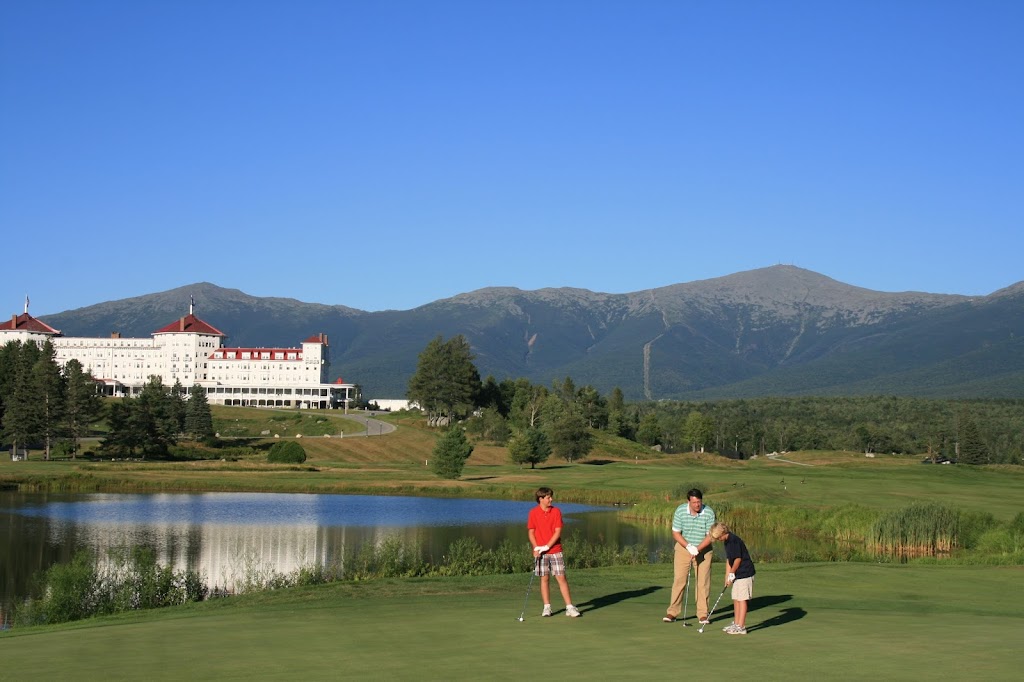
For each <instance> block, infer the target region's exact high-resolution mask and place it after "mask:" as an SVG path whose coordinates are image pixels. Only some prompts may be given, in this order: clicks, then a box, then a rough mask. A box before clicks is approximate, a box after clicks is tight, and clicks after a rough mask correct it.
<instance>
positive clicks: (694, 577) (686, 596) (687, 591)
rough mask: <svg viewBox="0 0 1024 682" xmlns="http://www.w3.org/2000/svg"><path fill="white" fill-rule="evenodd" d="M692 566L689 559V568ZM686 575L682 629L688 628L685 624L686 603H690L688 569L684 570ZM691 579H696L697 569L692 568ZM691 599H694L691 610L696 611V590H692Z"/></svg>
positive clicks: (691, 559)
mask: <svg viewBox="0 0 1024 682" xmlns="http://www.w3.org/2000/svg"><path fill="white" fill-rule="evenodd" d="M693 565H694V564H693V557H690V566H693ZM686 574H687V575H686V595H685V596H683V621H682V622H683V627H684V628H688V627H690V626H689V625H687V624H686V602H688V601H690V575H689V574H690V569H689V568H687V569H686ZM693 579H694V580H696V579H697V568H696V567H694V569H693ZM693 599H694V602H693V608H694V610H696V608H697V590H696V589H694V591H693Z"/></svg>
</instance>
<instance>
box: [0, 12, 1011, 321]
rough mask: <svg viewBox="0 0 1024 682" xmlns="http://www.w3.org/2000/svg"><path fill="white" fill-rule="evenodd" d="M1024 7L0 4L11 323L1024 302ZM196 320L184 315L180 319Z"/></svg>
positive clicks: (0, 208) (4, 287) (0, 194)
mask: <svg viewBox="0 0 1024 682" xmlns="http://www.w3.org/2000/svg"><path fill="white" fill-rule="evenodd" d="M1022 35H1024V2H1020V1H1019V0H1005V1H997V0H964V1H962V2H944V1H942V0H850V1H845V2H844V1H841V0H828V1H822V0H809V1H806V2H798V1H788V0H761V1H744V2H740V1H736V2H721V1H717V0H715V1H713V0H661V1H651V0H648V1H644V0H630V1H626V0H622V1H611V0H583V1H579V2H575V1H568V0H564V1H559V0H497V1H485V0H465V1H455V0H429V1H423V0H403V1H388V0H372V1H371V0H359V1H358V2H353V1H347V0H323V1H320V0H317V1H314V0H288V1H285V0H278V1H275V2H266V1H259V0H173V1H172V0H144V1H138V0H88V1H82V0H31V1H27V0H21V1H15V0H8V1H5V2H0V229H2V230H3V237H2V238H0V243H2V244H3V267H2V270H0V272H2V273H3V277H2V280H0V281H2V284H0V293H2V297H0V301H2V302H3V305H0V313H2V311H3V310H6V311H7V312H6V313H2V314H10V313H14V312H20V311H21V308H22V305H23V302H24V296H25V295H26V294H28V295H30V296H31V299H32V306H31V312H33V313H34V314H36V315H45V314H48V313H56V312H60V311H64V310H69V309H73V308H78V307H82V306H87V305H92V304H95V303H100V302H103V301H109V300H115V299H121V298H127V297H131V296H138V295H142V294H148V293H154V292H159V291H165V290H167V289H171V288H175V287H179V286H182V285H186V284H191V283H193V282H199V281H209V282H213V283H215V284H218V285H220V286H224V287H232V288H238V289H241V290H242V291H244V292H246V293H249V294H253V295H256V296H285V297H292V298H297V299H300V300H303V301H308V302H320V303H328V304H344V305H348V306H352V307H355V308H360V309H363V310H383V309H389V308H392V309H403V310H404V309H409V308H414V307H416V306H419V305H423V304H426V303H429V302H431V301H434V300H437V299H440V298H446V297H449V296H453V295H456V294H459V293H462V292H466V291H471V290H474V289H478V288H482V287H487V286H514V287H519V288H522V289H538V288H544V287H566V286H568V287H579V288H584V289H590V290H593V291H601V292H610V293H622V292H629V291H639V290H643V289H648V288H652V287H659V286H665V285H669V284H675V283H679V282H689V281H693V280H699V279H706V278H709V277H718V276H722V275H727V274H731V273H734V272H739V271H742V270H750V269H753V268H759V267H764V266H768V265H774V264H777V263H787V264H793V265H797V266H799V267H803V268H807V269H810V270H814V271H816V272H820V273H822V274H824V275H827V276H829V277H833V278H835V279H837V280H840V281H842V282H846V283H849V284H854V285H857V286H862V287H867V288H870V289H877V290H882V291H906V290H916V291H929V292H936V293H959V294H988V293H991V292H992V291H995V290H997V289H1000V288H1002V287H1005V286H1008V285H1010V284H1013V283H1015V282H1017V281H1020V280H1022V279H1024V268H1022V266H1021V262H1022V253H1024V244H1022V239H1024V238H1022V234H1024V47H1022V42H1021V36H1022ZM184 305H187V302H183V306H184Z"/></svg>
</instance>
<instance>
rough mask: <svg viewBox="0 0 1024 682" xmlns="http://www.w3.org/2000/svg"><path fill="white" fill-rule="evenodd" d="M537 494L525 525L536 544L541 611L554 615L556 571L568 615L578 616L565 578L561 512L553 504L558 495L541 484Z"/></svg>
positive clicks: (535, 561)
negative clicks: (552, 588)
mask: <svg viewBox="0 0 1024 682" xmlns="http://www.w3.org/2000/svg"><path fill="white" fill-rule="evenodd" d="M535 496H536V498H537V506H536V507H534V508H533V509H531V510H530V515H529V517H527V519H526V529H527V532H528V533H529V535H530V546H531V547H533V558H534V564H535V570H534V575H537V576H540V596H541V597H542V598H543V599H544V612H543V613H541V615H542V616H550V615H551V586H550V585H549V584H548V580H549V578H550V577H551V576H552V575H553V576H555V580H557V581H558V589H559V590H560V591H561V592H562V599H563V600H565V615H567V616H569V617H570V618H579V616H580V611H579V609H577V608H576V607H575V606H573V605H572V597H570V596H569V583H568V582H567V581H566V579H565V559H564V557H563V556H562V544H561V538H562V512H560V511H559V510H558V507H555V506H553V505H552V504H551V501H552V500H553V499H554V497H555V493H554V491H553V490H551V488H538V489H537V492H536V493H535Z"/></svg>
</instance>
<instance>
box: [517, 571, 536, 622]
mask: <svg viewBox="0 0 1024 682" xmlns="http://www.w3.org/2000/svg"><path fill="white" fill-rule="evenodd" d="M539 567H540V557H537V560H536V561H534V562H533V571H531V572H530V584H529V585H527V586H526V599H524V600H523V612H522V613H520V614H519V622H520V623H522V622H523V616H525V615H526V602H528V601H530V590H531V589H532V588H533V576H535V575H537V571H538V570H539Z"/></svg>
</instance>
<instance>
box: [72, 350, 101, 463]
mask: <svg viewBox="0 0 1024 682" xmlns="http://www.w3.org/2000/svg"><path fill="white" fill-rule="evenodd" d="M64 383H65V386H66V393H65V396H66V399H67V400H66V402H65V411H64V425H65V430H66V432H67V434H68V436H69V437H70V438H71V456H72V458H74V457H76V456H77V455H78V443H79V441H80V440H81V439H82V437H83V436H85V435H86V434H87V433H88V432H89V427H90V426H92V425H93V424H95V423H96V422H97V421H99V419H100V417H101V416H102V415H103V402H102V398H100V396H99V394H98V393H97V392H96V385H95V384H94V383H93V380H92V376H91V375H90V374H86V373H85V372H83V371H82V363H81V362H79V361H78V360H74V359H72V360H69V361H68V362H67V364H65V365H64Z"/></svg>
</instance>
